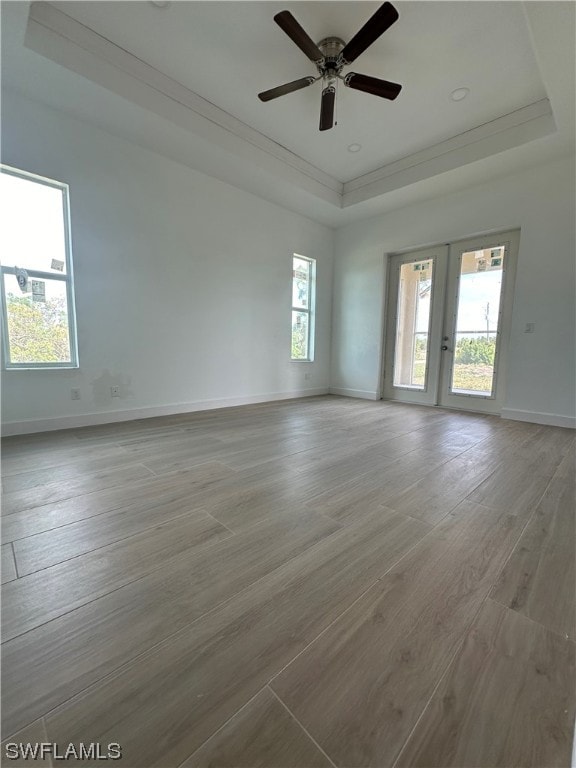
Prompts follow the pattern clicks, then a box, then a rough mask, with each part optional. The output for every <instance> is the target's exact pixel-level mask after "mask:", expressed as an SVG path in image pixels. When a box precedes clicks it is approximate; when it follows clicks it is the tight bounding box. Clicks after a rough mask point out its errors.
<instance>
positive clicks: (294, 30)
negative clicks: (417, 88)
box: [258, 2, 402, 131]
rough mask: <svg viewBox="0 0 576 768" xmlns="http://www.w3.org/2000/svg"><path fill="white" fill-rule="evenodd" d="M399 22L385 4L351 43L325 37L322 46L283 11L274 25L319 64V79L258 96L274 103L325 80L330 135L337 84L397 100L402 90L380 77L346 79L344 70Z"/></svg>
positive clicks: (323, 118)
mask: <svg viewBox="0 0 576 768" xmlns="http://www.w3.org/2000/svg"><path fill="white" fill-rule="evenodd" d="M397 19H398V11H397V10H396V8H394V6H393V5H392V4H391V3H387V2H386V3H384V4H383V5H381V6H380V8H379V9H378V10H377V11H376V13H375V14H374V15H373V16H371V17H370V19H368V21H367V22H366V24H364V26H363V27H362V29H361V30H360V31H359V32H357V33H356V34H355V35H354V37H353V38H352V40H350V42H349V43H344V40H341V39H340V38H339V37H325V38H324V39H323V40H320V42H319V43H318V44H316V43H314V42H313V40H312V39H311V38H310V37H309V36H308V35H307V34H306V32H305V31H304V30H303V29H302V27H301V26H300V24H299V23H298V22H297V21H296V19H295V18H294V16H292V14H291V13H290V11H280V13H277V14H276V16H274V21H275V22H276V24H278V26H279V27H280V29H282V30H283V31H284V32H285V33H286V34H287V35H288V37H289V38H290V39H291V40H292V41H293V42H294V43H296V45H297V46H298V48H300V50H301V51H303V52H304V53H305V54H306V56H308V58H309V59H310V60H311V61H313V62H314V63H315V64H316V69H317V70H318V73H319V74H318V77H313V76H312V75H310V76H308V77H302V78H300V79H299V80H293V81H292V82H291V83H285V84H284V85H279V86H278V87H277V88H271V89H270V90H269V91H263V92H262V93H259V94H258V98H259V99H260V100H261V101H271V100H272V99H277V98H278V96H284V95H286V94H287V93H292V92H293V91H298V90H300V89H301V88H306V87H307V86H309V85H312V83H315V82H317V81H318V80H322V104H321V107H320V130H321V131H327V130H328V129H329V128H332V126H333V125H334V104H335V101H336V84H337V80H342V81H343V83H344V85H346V86H348V88H353V89H354V90H356V91H364V92H365V93H371V94H373V95H374V96H381V97H382V98H384V99H390V100H393V99H395V98H396V97H397V96H398V94H399V93H400V91H401V90H402V86H401V85H398V83H390V82H388V80H380V78H378V77H370V76H369V75H360V74H358V73H357V72H348V74H346V75H342V74H341V72H342V69H343V68H344V67H345V66H347V65H348V64H352V62H353V61H355V60H356V59H357V58H358V56H360V54H361V53H363V52H364V51H365V50H366V48H368V46H370V45H372V43H373V42H374V41H375V40H377V39H378V38H379V37H380V35H381V34H382V33H383V32H386V30H387V29H388V28H389V27H391V26H392V24H394V22H395V21H396V20H397Z"/></svg>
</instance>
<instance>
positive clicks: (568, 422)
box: [500, 408, 576, 429]
mask: <svg viewBox="0 0 576 768" xmlns="http://www.w3.org/2000/svg"><path fill="white" fill-rule="evenodd" d="M500 415H501V417H502V418H503V419H512V420H513V421H530V422H531V423H532V424H547V425H549V426H551V427H568V428H569V429H576V417H574V416H560V415H559V414H557V413H538V412H537V411H517V410H516V409H514V408H503V409H502V413H501V414H500Z"/></svg>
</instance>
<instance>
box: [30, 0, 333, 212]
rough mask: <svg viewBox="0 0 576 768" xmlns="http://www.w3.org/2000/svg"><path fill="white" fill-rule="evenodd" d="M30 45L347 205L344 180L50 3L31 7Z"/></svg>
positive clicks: (254, 160) (236, 152)
mask: <svg viewBox="0 0 576 768" xmlns="http://www.w3.org/2000/svg"><path fill="white" fill-rule="evenodd" d="M24 43H25V45H26V47H27V48H30V49H31V50H33V51H35V52H36V53H40V54H41V55H42V56H45V57H46V58H49V59H51V60H52V61H55V62H56V63H57V64H61V65H62V66H64V67H66V68H67V69H70V70H72V71H73V72H76V73H77V74H79V75H82V76H83V77H86V78H88V79H89V80H92V81H93V82H95V83H97V84H98V85H102V86H104V87H105V88H107V89H108V90H110V91H113V92H114V93H116V94H118V95H119V96H122V97H124V98H126V99H127V100H129V101H132V102H133V103H136V104H138V106H140V107H144V108H145V109H149V110H150V111H152V112H155V113H156V114H158V115H160V116H161V117H163V118H165V119H167V120H169V121H171V122H173V123H175V124H176V125H180V126H181V127H183V128H186V129H188V130H190V131H192V132H193V133H196V134H199V135H201V136H202V137H203V138H206V139H208V140H210V141H212V142H215V143H218V144H219V145H220V146H222V147H223V148H224V149H226V150H228V151H230V152H232V153H234V154H240V153H242V155H243V156H246V153H247V149H251V151H250V152H249V154H250V160H251V161H252V162H257V163H258V164H259V165H262V166H263V167H265V168H266V167H268V169H269V170H272V171H273V172H275V173H277V174H278V173H281V171H282V170H283V171H284V176H286V173H287V175H288V178H287V180H289V181H291V182H292V183H300V185H301V186H302V187H303V188H305V189H306V190H307V191H309V192H312V193H314V194H316V195H317V196H318V197H321V198H323V199H325V200H327V201H328V202H331V203H334V204H335V205H337V206H338V207H340V206H341V199H342V188H343V184H342V182H340V181H338V180H337V179H335V178H334V177H333V176H330V175H329V174H327V173H325V172H324V171H322V170H320V169H319V168H316V167H315V166H314V165H312V164H311V163H309V162H307V161H306V160H304V159H303V158H301V157H299V156H298V155H296V154H295V153H293V152H291V151H290V150H288V149H286V148H285V147H283V146H282V145H280V144H278V143H276V142H275V141H273V140H272V139H269V138H268V137H267V136H265V135H264V134H262V133H260V132H259V131H257V130H255V129H254V128H252V127H250V126H249V125H247V124H246V123H243V122H242V121H241V120H238V118H236V117H234V116H233V115H231V114H229V113H228V112H226V111H224V110H223V109H220V107H217V106H216V105H215V104H212V103H211V102H210V101H208V100H207V99H204V98H203V97H202V96H199V95H198V94H196V93H194V92H193V91H191V90H189V89H188V88H186V87H185V86H184V85H182V84H181V83H179V82H177V81H176V80H173V79H172V78H170V77H168V76H167V75H164V74H163V73H162V72H160V71H159V70H157V69H155V68H154V67H152V66H150V65H149V64H147V63H146V62H144V61H142V60H141V59H139V58H138V57H136V56H134V55H133V54H131V53H129V52H128V51H125V50H124V49H123V48H120V47H119V46H118V45H116V44H115V43H113V42H111V41H110V40H108V39H107V38H105V37H103V36H102V35H100V34H98V33H97V32H95V31H94V30H92V29H90V28H89V27H86V26H85V25H84V24H81V23H80V22H78V21H76V19H73V18H72V17H71V16H68V15H67V14H66V13H63V12H62V11H60V10H59V9H58V8H55V7H54V6H53V5H51V4H50V3H47V2H36V3H32V4H31V6H30V13H29V16H28V25H27V28H26V35H25V40H24Z"/></svg>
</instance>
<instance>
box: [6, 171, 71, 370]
mask: <svg viewBox="0 0 576 768" xmlns="http://www.w3.org/2000/svg"><path fill="white" fill-rule="evenodd" d="M0 209H1V210H2V226H1V227H0V253H1V254H2V256H1V258H2V265H1V273H2V274H1V277H2V280H1V293H2V315H3V323H2V333H3V348H4V366H5V367H6V368H11V369H12V368H16V369H17V368H77V367H78V353H77V349H76V325H75V317H74V286H73V280H72V258H71V253H70V220H69V205H68V185H67V184H61V183H60V182H57V181H51V180H50V179H44V178H42V177H40V176H34V175H32V174H29V173H26V172H25V171H18V170H15V169H14V168H8V167H6V166H0Z"/></svg>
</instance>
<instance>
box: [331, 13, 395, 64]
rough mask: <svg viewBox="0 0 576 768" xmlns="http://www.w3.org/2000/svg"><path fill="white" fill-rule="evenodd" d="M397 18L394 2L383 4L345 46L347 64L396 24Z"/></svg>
mask: <svg viewBox="0 0 576 768" xmlns="http://www.w3.org/2000/svg"><path fill="white" fill-rule="evenodd" d="M397 18H398V11H397V10H396V8H394V6H393V5H392V3H384V5H381V6H380V8H378V10H377V11H376V13H375V14H374V15H373V16H372V17H371V18H369V19H368V21H367V22H366V24H364V26H363V27H362V29H361V30H360V31H359V32H357V33H356V34H355V35H354V37H353V38H352V40H350V42H349V43H348V44H347V45H345V46H344V49H343V51H342V58H343V59H344V61H345V62H346V64H352V62H353V61H354V60H355V59H357V58H358V56H360V54H361V53H364V51H365V50H366V48H368V46H369V45H372V43H373V42H374V41H375V40H377V39H378V38H379V37H380V35H381V34H382V33H383V32H386V30H387V29H388V27H391V26H392V24H394V22H395V21H396V19H397Z"/></svg>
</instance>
